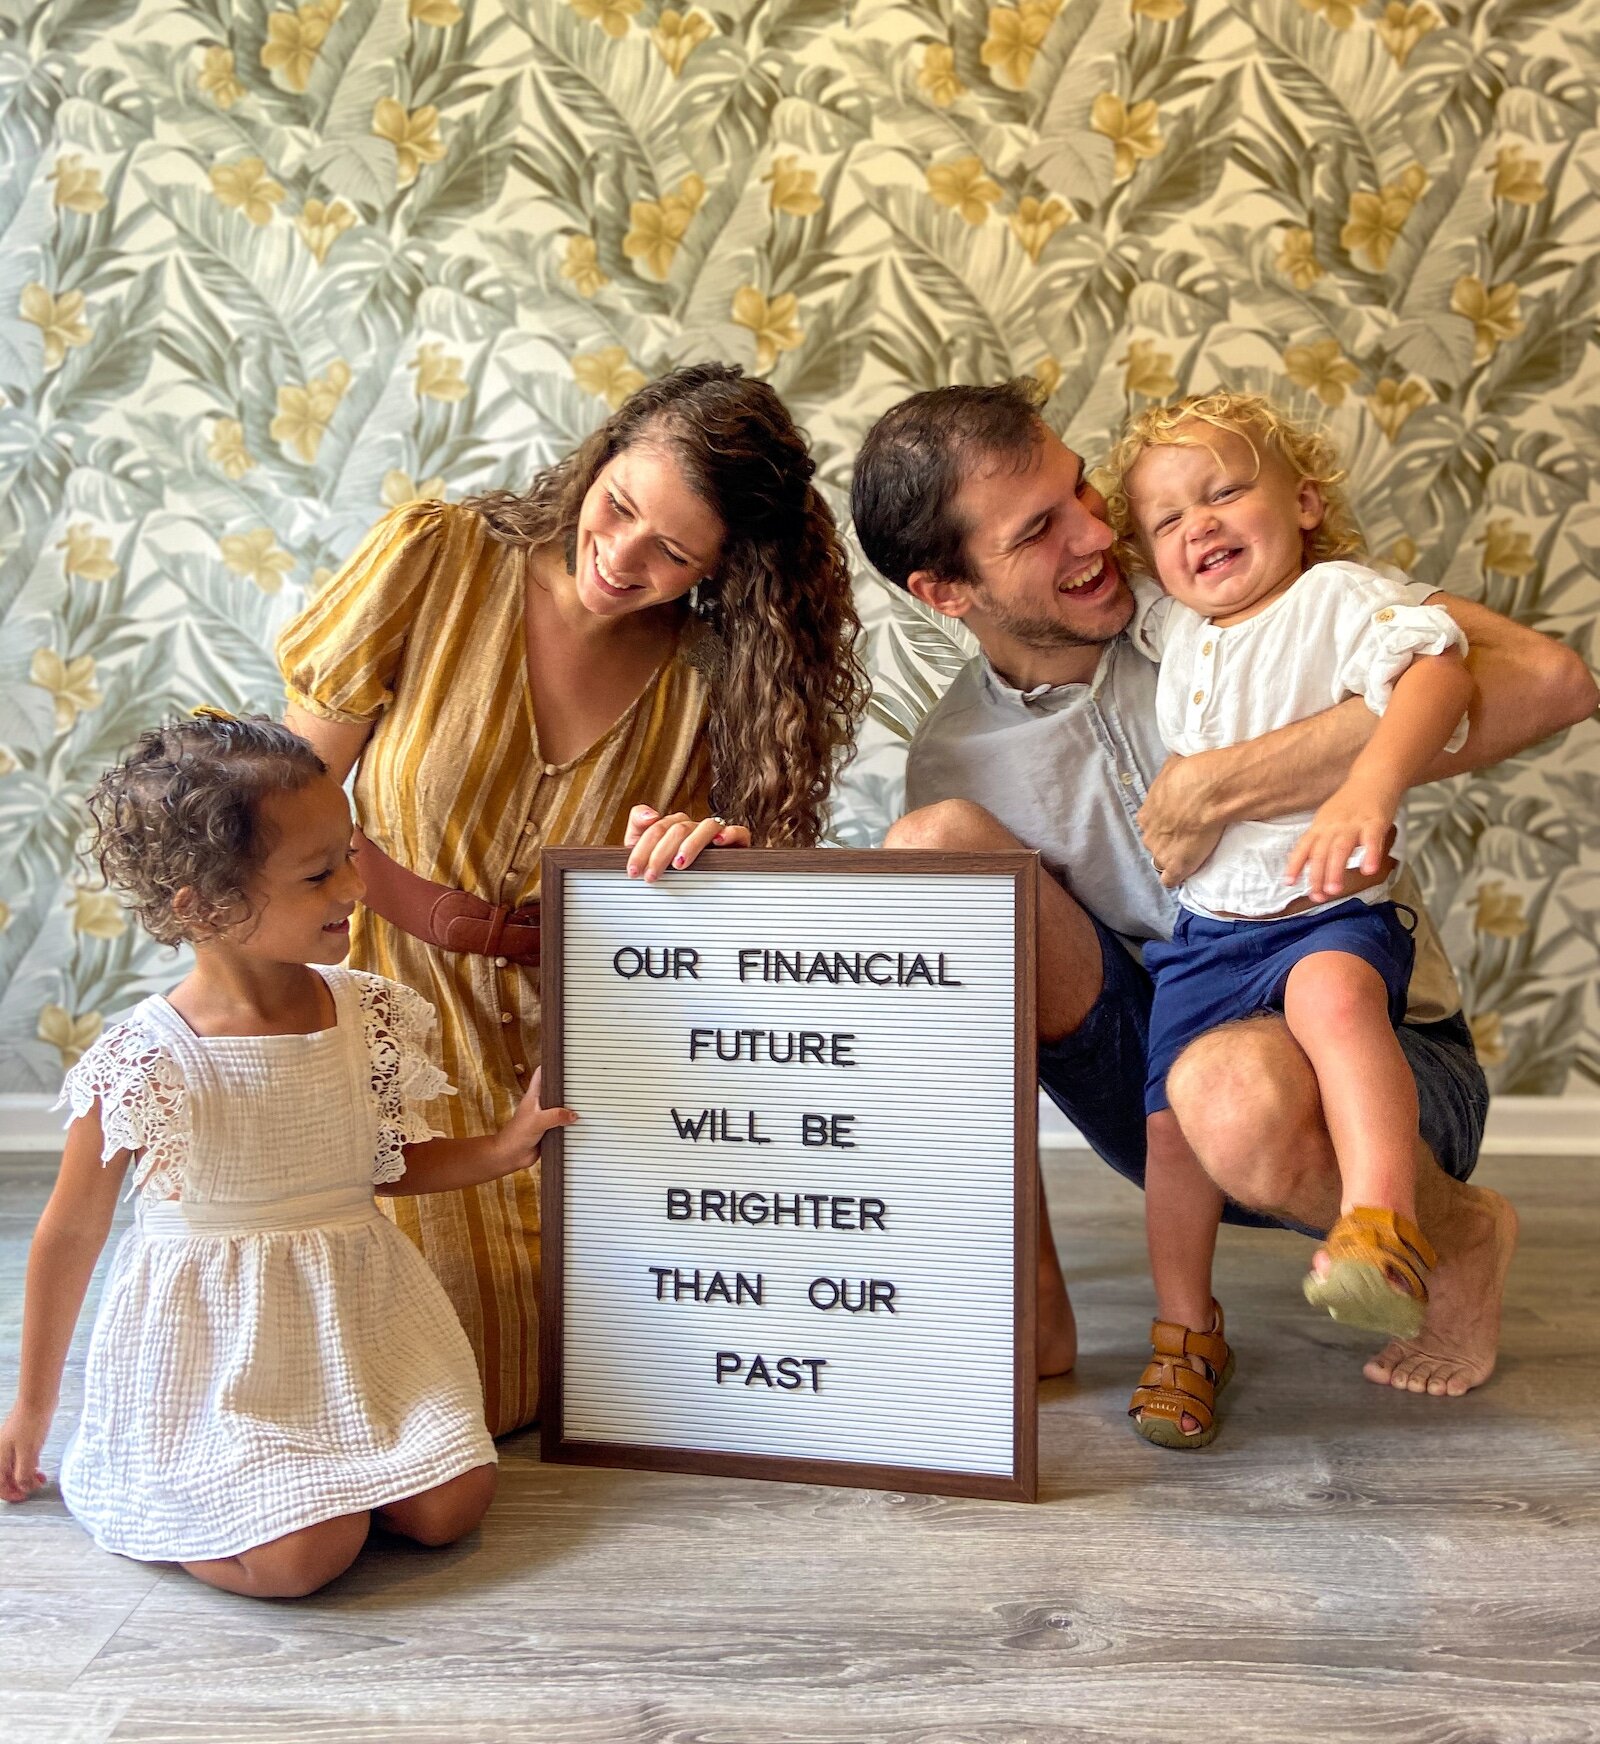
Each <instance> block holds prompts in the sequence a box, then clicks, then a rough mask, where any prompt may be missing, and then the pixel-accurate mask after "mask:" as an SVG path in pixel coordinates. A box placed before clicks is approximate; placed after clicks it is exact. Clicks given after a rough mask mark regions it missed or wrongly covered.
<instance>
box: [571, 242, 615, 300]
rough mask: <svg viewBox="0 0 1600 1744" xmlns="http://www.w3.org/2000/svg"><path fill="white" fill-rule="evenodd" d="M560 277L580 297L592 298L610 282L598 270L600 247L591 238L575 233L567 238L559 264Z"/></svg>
mask: <svg viewBox="0 0 1600 1744" xmlns="http://www.w3.org/2000/svg"><path fill="white" fill-rule="evenodd" d="M561 276H562V278H564V279H566V280H567V281H568V282H569V283H570V284H571V286H572V288H573V290H575V291H576V292H577V293H578V295H579V296H580V297H592V296H593V295H594V294H595V292H596V291H598V290H599V289H600V287H601V286H602V285H609V284H610V283H611V280H610V278H609V277H607V275H606V274H605V273H603V272H602V271H601V270H600V245H599V243H597V242H596V241H595V239H594V238H593V237H592V236H584V235H583V234H582V233H581V232H575V233H574V234H573V235H571V236H569V237H568V238H567V252H566V257H565V259H563V261H562V262H561Z"/></svg>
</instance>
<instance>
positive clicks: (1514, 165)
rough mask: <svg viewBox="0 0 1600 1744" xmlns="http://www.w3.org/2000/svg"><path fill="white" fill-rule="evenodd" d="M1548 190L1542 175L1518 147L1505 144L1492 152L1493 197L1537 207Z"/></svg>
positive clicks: (1538, 168) (1538, 167)
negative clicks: (1493, 153) (1493, 154)
mask: <svg viewBox="0 0 1600 1744" xmlns="http://www.w3.org/2000/svg"><path fill="white" fill-rule="evenodd" d="M1549 192H1550V190H1549V189H1548V188H1547V187H1546V186H1545V181H1544V174H1543V171H1542V170H1541V168H1540V166H1539V165H1538V164H1537V163H1536V162H1534V160H1533V159H1532V158H1530V157H1528V156H1526V155H1525V154H1524V152H1523V149H1522V147H1521V146H1520V145H1516V144H1512V143H1508V144H1506V145H1502V146H1501V147H1500V149H1499V151H1498V152H1496V153H1495V160H1494V197H1495V198H1496V199H1497V200H1510V201H1511V202H1512V203H1513V204H1514V205H1517V206H1537V205H1538V204H1539V202H1540V201H1541V200H1542V199H1543V198H1544V197H1545V195H1546V194H1548V193H1549Z"/></svg>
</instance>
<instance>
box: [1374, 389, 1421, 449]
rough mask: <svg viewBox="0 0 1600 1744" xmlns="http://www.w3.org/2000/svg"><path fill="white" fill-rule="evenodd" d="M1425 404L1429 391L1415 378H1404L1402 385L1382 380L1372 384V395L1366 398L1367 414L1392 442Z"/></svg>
mask: <svg viewBox="0 0 1600 1744" xmlns="http://www.w3.org/2000/svg"><path fill="white" fill-rule="evenodd" d="M1427 403H1428V390H1427V388H1426V386H1425V385H1424V384H1423V383H1422V382H1419V381H1418V380H1417V379H1416V377H1415V376H1407V377H1406V378H1405V380H1404V381H1396V380H1394V379H1393V378H1392V377H1390V376H1383V377H1381V378H1380V379H1379V380H1378V381H1376V382H1374V383H1373V385H1372V392H1371V393H1370V394H1368V395H1367V407H1368V410H1370V411H1371V413H1372V416H1373V418H1374V419H1375V420H1376V421H1377V425H1378V428H1379V429H1380V430H1381V431H1382V432H1383V433H1384V435H1385V436H1387V437H1388V438H1389V440H1390V441H1391V442H1393V441H1394V439H1395V438H1396V437H1397V436H1398V435H1399V434H1400V431H1401V428H1402V426H1403V425H1404V424H1405V421H1406V419H1407V418H1409V417H1410V416H1411V414H1412V413H1413V412H1415V411H1416V410H1417V409H1418V408H1419V407H1420V406H1425V405H1427Z"/></svg>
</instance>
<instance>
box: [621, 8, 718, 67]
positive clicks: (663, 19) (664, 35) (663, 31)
mask: <svg viewBox="0 0 1600 1744" xmlns="http://www.w3.org/2000/svg"><path fill="white" fill-rule="evenodd" d="M627 28H628V27H627V25H626V24H624V25H623V27H622V30H618V31H612V32H611V33H610V34H611V35H613V36H621V35H622V34H623V33H624V32H625V31H626V30H627ZM716 34H717V27H716V26H715V25H714V24H713V23H712V22H711V20H710V19H709V18H707V17H706V15H705V14H704V13H703V12H679V11H677V10H675V9H674V8H672V7H670V6H669V7H668V8H667V9H666V11H664V12H663V13H662V14H661V16H660V17H659V18H658V19H657V20H656V27H655V29H654V30H652V31H651V32H650V40H651V41H652V42H653V43H654V44H655V45H656V52H657V53H658V54H659V55H660V56H661V58H662V60H664V61H665V62H666V63H667V66H668V68H669V70H670V71H671V73H672V76H673V78H677V77H678V75H679V74H680V73H681V72H682V71H683V63H684V62H685V61H686V60H688V58H689V56H690V55H692V54H693V53H694V51H695V50H696V49H697V48H698V47H699V46H700V44H701V43H703V42H705V41H706V40H707V38H708V37H713V36H715V35H716Z"/></svg>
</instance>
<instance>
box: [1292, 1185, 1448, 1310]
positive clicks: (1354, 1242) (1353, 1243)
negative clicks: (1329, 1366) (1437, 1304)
mask: <svg viewBox="0 0 1600 1744" xmlns="http://www.w3.org/2000/svg"><path fill="white" fill-rule="evenodd" d="M1322 1245H1323V1249H1324V1251H1325V1252H1326V1253H1327V1256H1328V1261H1329V1264H1328V1269H1327V1271H1326V1272H1323V1273H1322V1274H1321V1275H1320V1276H1319V1275H1318V1274H1317V1273H1316V1272H1307V1273H1306V1279H1305V1284H1304V1289H1305V1294H1306V1300H1307V1301H1308V1302H1310V1303H1311V1304H1312V1305H1313V1306H1314V1307H1317V1308H1326V1309H1327V1310H1328V1312H1329V1313H1330V1314H1331V1315H1332V1316H1333V1317H1334V1319H1335V1320H1340V1321H1343V1322H1344V1323H1345V1325H1347V1326H1360V1327H1364V1328H1365V1329H1366V1330H1367V1331H1368V1332H1386V1333H1388V1334H1389V1336H1390V1337H1391V1338H1415V1337H1416V1336H1417V1334H1418V1333H1419V1332H1420V1331H1421V1330H1422V1319H1423V1316H1424V1315H1425V1314H1426V1313H1427V1311H1428V1281H1427V1280H1428V1273H1429V1272H1430V1271H1431V1270H1432V1269H1433V1267H1434V1266H1436V1265H1437V1264H1438V1263H1439V1256H1438V1255H1437V1254H1436V1253H1435V1252H1434V1251H1433V1249H1432V1247H1431V1246H1429V1244H1428V1238H1427V1237H1426V1236H1425V1235H1424V1234H1423V1233H1422V1231H1421V1230H1420V1229H1418V1228H1417V1226H1416V1224H1414V1223H1413V1222H1412V1221H1411V1219H1410V1218H1409V1217H1402V1216H1400V1214H1399V1213H1398V1212H1395V1211H1383V1210H1380V1209H1378V1208H1377V1207H1376V1206H1372V1205H1357V1206H1356V1207H1355V1208H1354V1209H1353V1210H1350V1211H1347V1212H1345V1214H1344V1215H1343V1216H1342V1217H1341V1218H1340V1219H1339V1221H1338V1222H1337V1223H1336V1224H1334V1226H1333V1228H1332V1229H1331V1230H1329V1232H1328V1239H1327V1240H1326V1241H1325V1242H1324V1243H1323V1244H1322ZM1396 1284H1398V1285H1399V1286H1400V1289H1398V1290H1397V1289H1396V1288H1395V1285H1396ZM1402 1292H1403V1293H1402Z"/></svg>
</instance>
